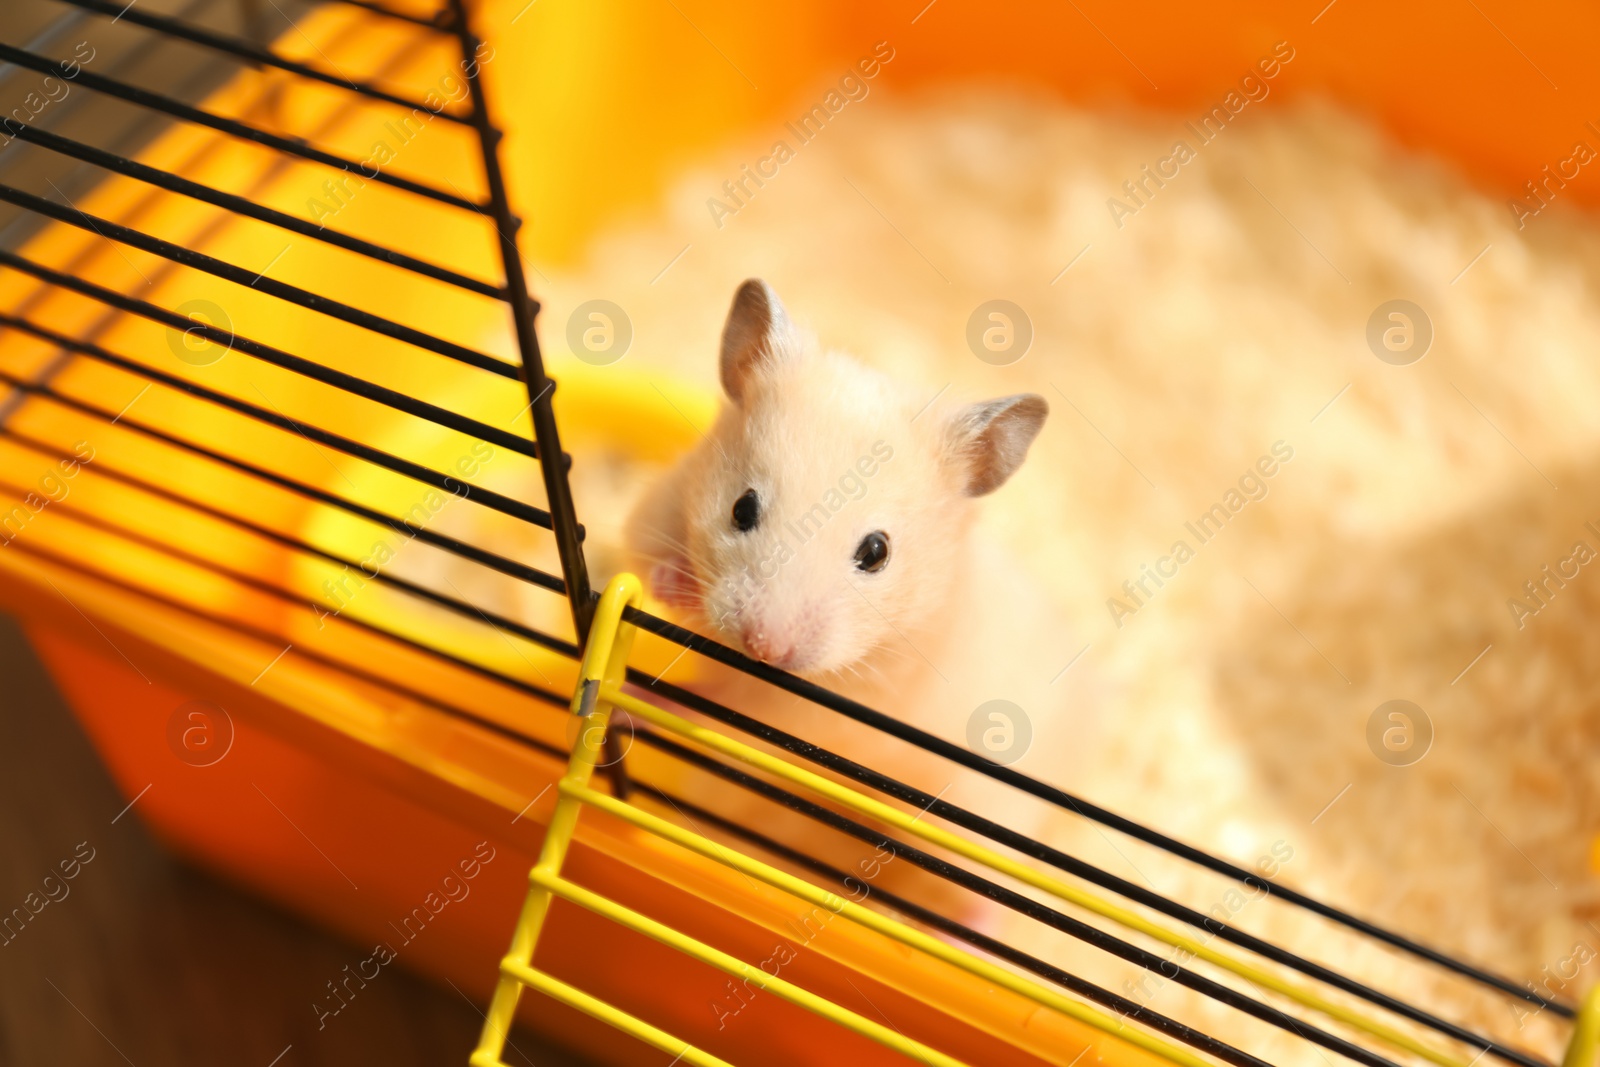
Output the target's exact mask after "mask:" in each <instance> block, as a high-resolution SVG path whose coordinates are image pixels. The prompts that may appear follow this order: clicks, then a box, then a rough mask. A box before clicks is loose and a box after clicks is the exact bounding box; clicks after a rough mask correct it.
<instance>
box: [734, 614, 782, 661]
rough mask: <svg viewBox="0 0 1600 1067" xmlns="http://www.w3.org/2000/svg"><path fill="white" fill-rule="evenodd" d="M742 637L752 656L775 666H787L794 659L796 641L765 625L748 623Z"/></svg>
mask: <svg viewBox="0 0 1600 1067" xmlns="http://www.w3.org/2000/svg"><path fill="white" fill-rule="evenodd" d="M740 639H741V640H742V641H743V642H744V647H745V648H747V649H749V650H750V654H751V655H752V656H754V657H755V658H756V659H759V660H761V661H763V662H765V663H770V664H772V665H773V666H774V667H787V666H788V665H789V664H790V663H792V662H793V661H794V642H793V641H791V640H789V639H788V638H786V637H784V636H782V635H780V634H776V633H773V632H771V631H770V630H768V629H767V628H766V627H765V626H762V625H760V624H747V625H746V626H745V627H744V629H743V631H742V632H741V634H740Z"/></svg>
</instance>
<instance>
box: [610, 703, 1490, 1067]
mask: <svg viewBox="0 0 1600 1067" xmlns="http://www.w3.org/2000/svg"><path fill="white" fill-rule="evenodd" d="M601 695H602V696H603V697H604V698H605V699H606V700H610V701H613V702H614V703H615V704H616V705H617V706H618V707H620V708H624V709H626V710H627V711H628V712H629V713H631V714H634V715H637V716H639V717H640V718H641V719H644V720H645V721H646V722H649V723H651V724H652V725H655V726H659V727H661V728H662V729H664V730H668V731H671V732H672V733H675V734H677V735H679V736H680V737H685V738H688V739H689V740H691V741H695V742H697V743H698V744H701V745H704V746H705V747H706V748H709V749H713V750H714V751H717V752H720V753H722V754H723V755H727V756H731V757H732V758H734V759H736V760H739V761H740V762H742V763H747V764H749V765H751V766H753V767H759V768H760V769H762V770H764V771H767V772H769V773H771V774H774V775H777V776H778V777H780V778H784V779H786V780H788V781H790V782H793V783H795V784H796V785H799V786H802V787H804V788H806V789H809V790H811V791H812V792H815V793H819V794H821V795H823V796H826V797H828V798H829V799H832V800H835V801H838V802H839V803H841V804H843V805H845V806H846V807H849V808H851V809H852V810H854V811H857V812H860V813H861V814H864V815H868V816H870V817H872V818H875V819H878V820H879V821H881V822H885V823H887V824H889V825H890V826H893V827H896V828H897V829H899V830H902V831H904V832H906V833H911V834H915V835H916V836H918V837H920V838H922V839H923V840H925V841H928V842H931V843H933V844H936V845H939V846H940V847H942V848H946V849H949V850H950V851H951V852H955V853H957V854H958V855H961V856H965V857H966V858H968V859H970V860H973V861H975V862H977V863H981V864H983V865H985V866H986V867H989V868H991V869H992V870H996V871H1000V872H1001V873H1003V874H1007V875H1010V876H1011V877H1013V878H1015V879H1017V880H1018V881H1021V882H1025V883H1027V884H1028V885H1031V886H1034V887H1035V888H1038V889H1042V890H1044V891H1045V892H1047V893H1050V894H1052V895H1054V896H1056V897H1059V898H1061V899H1062V900H1066V901H1068V902H1070V903H1072V904H1076V905H1078V906H1079V907H1081V908H1084V909H1086V910H1088V911H1092V912H1094V913H1095V914H1097V915H1101V916H1104V917H1105V918H1107V919H1110V920H1112V921H1113V922H1116V923H1119V924H1121V925H1122V926H1125V927H1127V928H1129V929H1131V930H1137V931H1138V932H1140V933H1142V934H1145V935H1147V936H1149V937H1153V938H1155V939H1156V940H1158V941H1163V942H1165V943H1166V944H1169V945H1172V946H1174V947H1175V948H1179V949H1182V950H1183V951H1185V952H1188V953H1189V954H1191V955H1193V956H1198V957H1199V958H1201V959H1203V960H1206V961H1208V962H1210V963H1213V964H1216V965H1217V966H1219V967H1222V968H1224V969H1226V970H1229V971H1232V972H1233V973H1234V974H1237V975H1239V976H1241V977H1243V978H1245V979H1248V980H1249V981H1251V982H1254V983H1256V984H1257V985H1260V986H1263V987H1265V988H1267V989H1270V990H1272V991H1273V992H1276V993H1279V994H1281V995H1283V996H1285V997H1289V998H1290V999H1292V1000H1296V1001H1298V1002H1300V1003H1301V1004H1304V1005H1306V1006H1307V1007H1310V1008H1313V1009H1315V1010H1317V1011H1320V1012H1322V1013H1323V1014H1324V1015H1328V1016H1330V1017H1332V1018H1335V1019H1338V1020H1339V1021H1341V1022H1343V1023H1346V1024H1348V1025H1350V1026H1353V1027H1355V1028H1357V1029H1359V1030H1363V1031H1365V1032H1366V1033H1368V1034H1371V1035H1372V1036H1374V1037H1376V1038H1378V1039H1380V1040H1382V1041H1385V1042H1387V1043H1388V1044H1390V1045H1393V1046H1395V1047H1397V1048H1402V1049H1405V1050H1407V1051H1409V1052H1413V1053H1416V1054H1417V1055H1419V1056H1423V1057H1425V1058H1426V1059H1429V1060H1431V1061H1433V1062H1434V1063H1436V1064H1439V1065H1440V1067H1469V1065H1468V1064H1467V1062H1466V1061H1464V1060H1461V1059H1458V1058H1456V1057H1454V1056H1451V1055H1450V1054H1448V1053H1446V1052H1442V1051H1440V1050H1438V1049H1435V1048H1433V1047H1432V1046H1430V1045H1428V1044H1427V1043H1426V1042H1423V1041H1419V1040H1417V1039H1416V1038H1414V1037H1412V1036H1411V1035H1410V1034H1407V1033H1405V1032H1403V1031H1401V1030H1398V1029H1396V1028H1394V1027H1392V1026H1389V1025H1388V1024H1386V1023H1383V1022H1380V1021H1378V1020H1376V1019H1372V1018H1369V1017H1367V1016H1366V1015H1364V1014H1362V1013H1361V1012H1359V1011H1355V1010H1353V1009H1351V1008H1347V1007H1345V1006H1344V1005H1342V1004H1336V1003H1334V1002H1333V1001H1330V1000H1328V999H1327V998H1326V997H1323V996H1321V995H1319V994H1317V993H1316V992H1314V991H1312V990H1310V989H1306V988H1305V987H1303V986H1300V985H1298V984H1296V983H1294V982H1290V981H1287V980H1285V979H1283V978H1282V977H1280V976H1278V975H1276V974H1273V973H1272V972H1270V971H1268V970H1265V969H1263V968H1261V967H1257V966H1255V965H1253V964H1251V963H1248V962H1246V961H1244V960H1238V959H1234V958H1233V957H1231V956H1229V955H1227V954H1226V953H1221V952H1218V951H1216V950H1215V949H1212V948H1210V947H1208V946H1207V945H1206V944H1205V943H1204V942H1201V941H1196V940H1195V939H1194V938H1191V937H1187V936H1185V935H1183V934H1180V933H1177V932H1176V931H1173V930H1168V929H1167V928H1166V927H1164V926H1162V925H1160V924H1159V923H1155V922H1151V921H1150V920H1149V919H1146V918H1145V917H1144V916H1142V915H1140V914H1138V913H1137V912H1134V911H1130V910H1129V909H1127V908H1124V907H1121V906H1119V905H1116V904H1113V903H1111V902H1110V901H1108V900H1105V899H1103V898H1101V897H1099V896H1096V895H1095V894H1093V893H1090V892H1087V891H1085V890H1083V889H1080V888H1078V887H1077V886H1073V885H1069V884H1068V883H1066V882H1063V881H1061V880H1060V879H1057V878H1053V877H1051V876H1050V875H1047V874H1045V873H1044V872H1042V871H1039V870H1036V869H1034V868H1032V867H1030V866H1028V865H1027V864H1025V863H1020V862H1018V861H1016V860H1014V859H1012V858H1011V857H1009V856H1005V855H1002V854H1000V853H998V852H995V851H994V850H993V849H990V848H986V847H984V846H983V845H980V844H977V843H976V842H973V841H969V840H967V839H966V838H964V837H961V836H959V835H957V834H954V833H951V832H950V831H948V830H944V829H942V828H940V827H937V826H934V825H932V824H930V823H927V822H924V821H922V819H921V816H920V814H919V815H909V814H907V813H906V812H904V811H901V810H900V809H899V808H896V807H893V806H891V805H889V804H886V803H884V802H883V801H880V800H877V799H875V798H873V797H869V796H865V795H863V794H861V793H858V792H856V791H855V790H854V789H850V788H849V787H847V786H843V785H840V784H839V783H838V782H835V781H833V780H832V779H830V778H824V777H823V776H822V775H820V774H817V773H815V772H813V771H808V770H806V769H805V768H803V767H797V766H795V765H794V764H792V763H789V762H788V761H786V760H783V759H779V758H778V757H776V756H773V755H770V754H769V753H766V752H762V751H760V750H759V749H755V748H751V747H750V746H749V745H746V744H743V743H742V742H739V741H735V740H734V739H732V738H730V737H725V736H723V735H722V734H719V733H717V732H716V731H714V730H709V729H707V728H705V727H703V726H699V725H696V724H695V723H692V722H689V721H688V720H686V719H682V718H679V717H678V716H676V715H674V714H672V713H671V712H668V711H665V710H663V709H661V708H658V707H656V706H655V705H653V704H649V703H647V702H645V701H643V700H640V699H638V698H637V697H634V696H631V695H629V694H627V693H624V692H622V691H621V690H620V689H617V688H606V689H604V690H603V691H602V694H601Z"/></svg>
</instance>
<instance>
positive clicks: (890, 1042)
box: [533, 805, 1203, 1067]
mask: <svg viewBox="0 0 1600 1067" xmlns="http://www.w3.org/2000/svg"><path fill="white" fill-rule="evenodd" d="M626 806H627V805H624V807H626ZM533 877H534V880H535V881H536V882H538V883H539V884H540V885H542V886H544V887H545V888H546V889H548V890H550V891H551V892H552V893H554V894H556V895H557V896H559V897H562V898H563V899H566V900H570V901H572V902H573V903H574V904H577V905H579V906H580V907H584V908H587V909H589V910H590V911H592V912H595V913H596V914H598V915H603V916H605V917H606V918H608V919H611V920H612V921H613V922H616V923H619V924H620V925H622V926H626V927H627V928H628V929H630V930H634V931H637V932H638V933H641V934H644V935H645V936H646V937H651V938H654V939H655V940H657V941H659V942H661V943H662V944H663V945H666V946H668V947H670V948H675V949H677V950H678V951H679V952H682V953H683V954H684V955H686V956H689V957H692V958H693V959H697V960H699V961H700V962H702V963H708V964H710V965H711V966H713V967H715V968H716V969H717V970H719V971H722V972H723V973H724V974H728V975H731V976H732V977H734V978H740V979H743V980H744V981H745V982H746V983H747V984H749V985H753V986H755V987H756V988H757V989H760V990H762V991H764V992H770V993H774V994H776V995H778V996H779V997H782V998H783V999H784V1000H787V1001H789V1002H790V1003H791V1004H798V1005H799V1006H800V1007H802V1008H805V1009H806V1010H808V1011H812V1012H815V1013H816V1014H818V1015H820V1016H822V1017H823V1018H824V1019H827V1020H829V1021H831V1022H835V1023H838V1024H839V1025H840V1026H843V1027H845V1028H846V1029H848V1030H853V1031H855V1032H856V1033H858V1034H861V1035H863V1036H865V1037H869V1038H871V1039H872V1040H874V1041H876V1042H877V1043H878V1044H880V1045H883V1046H885V1047H887V1048H892V1049H894V1050H895V1051H896V1052H899V1053H902V1054H904V1055H906V1056H908V1057H910V1058H911V1059H912V1060H915V1061H916V1062H917V1063H926V1064H928V1065H929V1067H967V1065H966V1064H965V1063H963V1062H962V1061H961V1060H958V1059H956V1058H955V1057H954V1056H946V1055H945V1054H944V1053H942V1052H939V1051H938V1050H936V1049H932V1048H929V1047H928V1046H927V1045H924V1044H923V1043H922V1042H920V1041H916V1040H913V1039H911V1038H909V1037H906V1036H905V1035H904V1034H902V1033H900V1032H899V1031H897V1030H892V1029H890V1028H889V1027H887V1026H883V1025H882V1024H880V1023H875V1022H873V1021H872V1020H871V1019H868V1018H866V1017H865V1016H863V1015H859V1014H857V1013H856V1012H853V1011H851V1010H850V1009H849V1008H846V1007H843V1006H841V1005H838V1004H835V1003H834V1002H833V1001H831V1000H829V999H827V998H826V997H821V996H818V995H817V994H815V993H813V992H811V991H810V990H808V989H803V988H801V987H800V986H797V985H795V984H794V983H793V982H789V981H785V980H784V979H782V978H778V977H776V976H774V975H771V974H768V973H767V972H766V971H763V970H762V969H761V968H760V967H752V966H751V965H750V964H748V963H745V962H744V961H743V960H741V959H738V958H737V957H734V956H730V955H728V954H727V953H726V952H721V951H719V950H717V949H714V948H712V947H711V946H710V945H707V944H705V943H704V942H702V941H696V940H695V939H694V938H692V937H689V936H688V935H687V934H682V933H679V932H678V931H677V930H674V929H673V928H672V927H670V926H667V925H665V924H664V923H659V922H656V921H655V920H654V919H651V918H649V917H647V916H644V915H640V914H639V913H638V912H636V911H633V910H631V909H629V908H626V907H624V906H623V905H621V904H618V903H617V902H616V901H614V900H609V899H607V898H606V897H603V896H601V895H600V894H598V893H595V892H592V891H590V890H588V889H585V888H583V887H582V886H580V885H576V884H574V883H572V882H569V881H567V880H566V879H564V878H562V877H560V876H559V875H550V874H545V873H543V872H541V871H538V870H537V869H536V870H535V871H534V875H533ZM1200 1062H1202V1063H1203V1061H1200ZM1196 1067H1199V1065H1198V1064H1197V1065H1196Z"/></svg>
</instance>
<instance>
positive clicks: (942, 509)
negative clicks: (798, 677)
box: [628, 279, 1049, 677]
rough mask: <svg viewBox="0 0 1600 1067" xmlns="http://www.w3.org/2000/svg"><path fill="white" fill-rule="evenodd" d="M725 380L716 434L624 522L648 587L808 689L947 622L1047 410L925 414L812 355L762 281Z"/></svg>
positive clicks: (1025, 398) (726, 355)
mask: <svg viewBox="0 0 1600 1067" xmlns="http://www.w3.org/2000/svg"><path fill="white" fill-rule="evenodd" d="M721 377H722V385H723V388H724V390H725V391H726V393H727V402H726V403H725V404H724V406H723V409H722V412H721V415H720V416H719V418H718V419H717V422H716V424H715V426H713V428H712V429H711V432H710V433H709V434H708V435H706V436H705V438H704V439H703V440H702V442H701V443H700V445H698V446H697V447H696V448H695V449H694V450H693V451H692V452H690V454H689V455H687V456H686V457H685V458H684V459H683V460H682V461H681V462H680V463H679V465H678V466H677V467H676V468H675V469H674V470H673V471H672V472H671V473H670V474H669V475H668V476H667V477H666V478H664V479H663V480H662V481H661V482H659V483H658V484H657V485H656V486H655V487H654V489H653V490H652V491H651V492H650V493H649V494H648V495H647V497H646V498H645V499H644V501H643V502H642V504H641V505H640V507H639V509H638V510H637V511H636V512H635V514H634V516H633V518H632V520H631V521H630V523H629V529H628V536H629V541H630V544H631V546H632V548H633V549H634V551H635V552H636V553H637V555H638V556H639V557H640V558H641V559H642V560H644V561H645V562H646V564H647V570H646V573H647V574H648V575H649V581H650V586H651V589H652V591H653V592H654V593H655V594H656V595H657V596H658V597H660V598H661V599H662V600H664V601H666V602H668V603H669V604H672V605H673V606H674V607H675V608H677V609H678V610H680V611H682V612H684V613H685V615H687V616H688V617H690V619H691V621H693V622H695V623H699V624H702V625H703V627H704V628H705V631H706V632H707V633H708V634H711V635H713V636H716V637H718V638H719V639H721V640H722V641H723V642H724V643H727V644H729V645H732V646H734V647H736V648H740V649H742V650H744V651H745V652H746V653H748V654H749V655H751V656H753V657H755V658H757V659H760V660H764V661H765V662H767V663H770V664H772V665H773V666H775V667H781V668H783V669H785V670H788V671H792V672H795V673H799V674H802V675H806V676H810V677H825V676H829V675H837V674H839V673H841V672H845V671H849V670H852V669H855V668H857V667H858V666H859V665H860V664H862V663H863V662H870V661H871V660H872V659H873V658H874V656H875V655H876V654H878V653H880V652H882V651H883V650H885V649H891V650H892V649H893V646H895V645H897V644H900V643H901V642H902V640H903V639H906V638H908V637H909V638H910V641H911V643H912V644H913V645H915V643H916V641H915V638H914V637H910V635H913V634H916V633H919V632H925V631H926V630H927V629H928V628H929V624H930V623H941V622H943V621H944V620H943V617H942V613H943V612H944V611H945V610H946V608H947V607H948V604H949V599H950V594H951V590H952V584H953V578H954V576H955V575H956V574H957V572H958V570H959V568H960V566H961V554H962V549H963V547H964V542H965V539H966V535H967V532H968V528H969V525H970V521H971V517H972V512H973V507H974V501H975V499H976V498H977V497H981V496H984V495H986V494H988V493H991V492H993V491H995V490H996V489H998V488H1000V486H1002V485H1003V484H1005V482H1006V480H1007V479H1008V478H1010V476H1011V475H1012V474H1013V473H1014V472H1015V471H1016V470H1017V468H1018V467H1019V466H1021V464H1022V462H1023V459H1024V458H1025V457H1026V456H1027V453H1028V446H1029V445H1030V444H1032V443H1033V440H1034V438H1035V437H1036V436H1037V434H1038V433H1039V430H1040V428H1041V427H1042V426H1043V425H1044V421H1045V418H1046V416H1047V415H1048V413H1049V407H1048V405H1047V404H1046V403H1045V401H1044V398H1043V397H1040V396H1037V395H1033V394H1023V395H1019V396H1010V397H1004V398H1001V399H997V400H989V401H984V402H981V403H975V404H968V405H962V406H955V405H951V406H940V407H934V406H932V405H930V404H929V402H928V400H927V397H926V395H925V394H924V395H917V394H915V393H913V392H912V391H911V390H910V389H908V388H906V387H904V386H901V385H899V384H898V383H896V382H894V381H892V380H891V379H889V378H888V377H886V376H884V375H882V374H879V373H877V372H875V371H873V370H870V369H869V368H867V367H865V366H862V365H861V364H860V363H857V362H856V361H855V360H853V359H851V358H849V357H847V356H845V355H842V354H840V353H838V352H835V351H832V350H828V349H824V348H821V347H820V346H819V345H818V344H817V342H816V341H815V339H814V338H812V337H809V336H807V335H806V334H805V333H804V332H802V331H801V330H799V329H797V328H796V327H795V325H794V324H793V323H792V322H791V320H790V318H789V316H788V314H787V313H786V312H785V311H784V308H783V305H782V304H781V303H779V301H778V297H777V295H776V294H775V293H774V292H773V291H772V289H771V287H770V286H768V285H767V284H766V283H765V282H762V281H760V280H756V279H752V280H750V281H746V282H745V283H744V284H743V285H741V286H740V287H739V290H738V292H737V294H736V295H735V296H734V300H733V306H732V308H731V309H730V311H729V313H728V319H727V323H726V325H725V327H724V328H723V333H722V354H721ZM904 652H905V649H904V648H903V647H902V648H901V649H900V650H899V654H903V653H904ZM890 654H891V655H893V654H897V653H895V652H893V651H891V652H890Z"/></svg>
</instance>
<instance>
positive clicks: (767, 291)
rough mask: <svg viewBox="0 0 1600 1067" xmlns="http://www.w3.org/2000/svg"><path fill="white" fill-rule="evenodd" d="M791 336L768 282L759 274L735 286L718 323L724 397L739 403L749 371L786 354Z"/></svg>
mask: <svg viewBox="0 0 1600 1067" xmlns="http://www.w3.org/2000/svg"><path fill="white" fill-rule="evenodd" d="M792 339H793V327H792V326H791V325H790V323H789V315H788V312H786V311H784V310H783V304H781V303H779V301H778V294H777V293H775V292H773V291H772V286H770V285H768V284H767V283H766V282H764V281H762V280H761V279H760V278H751V279H750V280H749V281H747V282H745V283H744V284H743V285H741V286H739V291H738V292H737V293H735V294H733V307H731V308H729V309H728V321H727V324H726V325H724V326H723V327H722V388H723V389H724V390H726V391H727V393H728V399H730V400H732V401H733V402H734V403H736V404H737V403H740V402H741V401H742V399H743V397H744V392H745V383H746V382H748V381H749V380H750V373H751V371H753V370H754V369H755V368H756V367H757V366H758V365H760V364H761V362H762V361H764V360H777V359H783V358H786V357H787V356H789V355H790V354H791V352H792V351H793V348H794V346H793V344H792Z"/></svg>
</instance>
